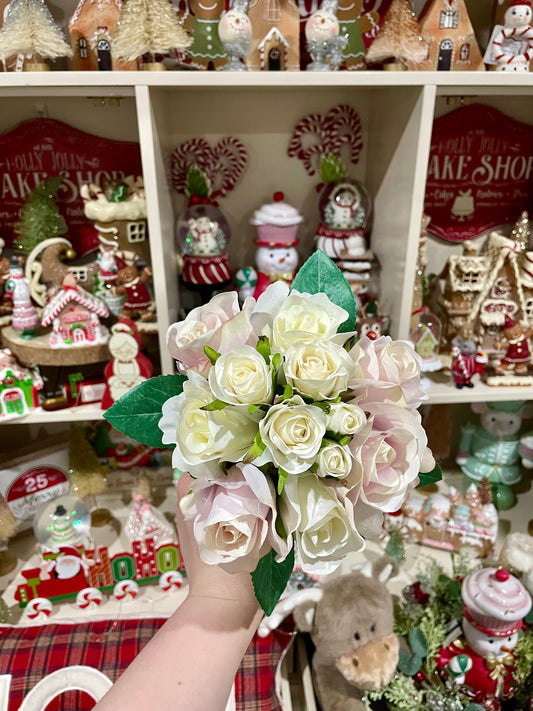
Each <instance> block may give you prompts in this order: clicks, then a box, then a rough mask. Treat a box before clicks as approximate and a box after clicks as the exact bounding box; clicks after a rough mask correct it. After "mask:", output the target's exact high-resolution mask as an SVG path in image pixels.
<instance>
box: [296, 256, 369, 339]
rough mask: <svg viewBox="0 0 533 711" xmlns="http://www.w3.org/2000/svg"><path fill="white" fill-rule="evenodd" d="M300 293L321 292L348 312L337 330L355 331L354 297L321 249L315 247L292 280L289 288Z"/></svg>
mask: <svg viewBox="0 0 533 711" xmlns="http://www.w3.org/2000/svg"><path fill="white" fill-rule="evenodd" d="M292 289H296V291H299V292H301V293H306V294H319V293H320V292H323V293H324V294H326V296H328V297H329V299H331V301H333V303H334V304H337V306H341V307H342V308H343V309H344V310H345V311H347V312H348V318H347V319H346V321H345V322H344V323H343V324H341V325H340V327H339V332H341V333H345V332H346V331H355V314H356V306H355V297H354V295H353V291H352V290H351V288H350V285H349V284H348V282H347V281H346V279H345V278H344V277H343V275H342V272H341V270H340V269H339V268H338V267H337V265H336V264H334V263H333V261H332V260H331V259H330V258H329V257H328V256H327V254H325V253H324V252H323V251H322V250H321V249H317V251H316V252H314V253H313V254H312V255H311V256H310V257H309V259H308V260H307V261H306V262H305V264H303V265H302V268H301V269H300V271H299V272H298V273H297V274H296V278H295V280H294V281H293V282H292V286H291V290H292Z"/></svg>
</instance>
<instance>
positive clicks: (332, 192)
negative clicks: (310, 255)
mask: <svg viewBox="0 0 533 711" xmlns="http://www.w3.org/2000/svg"><path fill="white" fill-rule="evenodd" d="M318 209H319V212H320V222H319V224H318V228H317V234H316V242H317V247H318V248H319V249H322V250H323V251H324V252H325V253H326V254H327V255H328V257H331V258H332V259H346V258H353V257H361V256H362V255H363V254H364V253H365V251H366V249H367V247H366V239H365V235H366V231H367V226H368V223H369V220H370V214H371V200H370V196H369V194H368V192H367V190H366V188H365V186H364V185H363V184H362V183H360V182H359V181H358V180H354V179H353V178H348V177H342V178H339V179H338V180H334V181H333V182H330V183H328V184H327V185H325V186H324V188H323V189H322V192H321V193H320V198H319V203H318Z"/></svg>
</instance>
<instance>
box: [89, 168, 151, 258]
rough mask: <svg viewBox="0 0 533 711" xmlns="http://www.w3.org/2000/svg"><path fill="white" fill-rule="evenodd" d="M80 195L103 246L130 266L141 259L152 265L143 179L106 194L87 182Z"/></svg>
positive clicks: (129, 179) (115, 188)
mask: <svg viewBox="0 0 533 711" xmlns="http://www.w3.org/2000/svg"><path fill="white" fill-rule="evenodd" d="M122 188H123V190H122ZM80 195H81V197H82V199H83V202H84V212H85V216H86V217H87V218H89V219H90V220H93V222H94V226H95V228H96V230H97V232H98V239H99V241H100V244H101V245H102V247H111V248H112V249H113V250H115V251H116V253H117V255H118V256H119V257H121V258H122V259H123V260H124V261H125V262H126V263H128V264H133V262H134V261H136V260H139V259H140V260H141V261H144V263H145V264H148V263H149V262H150V246H149V244H148V234H147V229H146V215H147V212H146V198H145V193H144V187H143V184H142V178H140V179H134V178H132V177H131V176H130V177H128V178H126V179H125V182H124V183H123V184H120V185H118V186H115V187H114V188H112V189H109V190H107V191H105V190H104V189H102V188H100V187H99V186H98V185H94V184H93V183H86V184H85V185H82V186H81V188H80Z"/></svg>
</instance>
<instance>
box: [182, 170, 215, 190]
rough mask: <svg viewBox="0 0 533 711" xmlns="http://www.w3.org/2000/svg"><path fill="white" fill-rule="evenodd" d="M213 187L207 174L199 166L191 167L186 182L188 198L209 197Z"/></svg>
mask: <svg viewBox="0 0 533 711" xmlns="http://www.w3.org/2000/svg"><path fill="white" fill-rule="evenodd" d="M210 192H211V185H210V183H209V179H208V177H207V176H206V174H205V173H204V172H203V171H202V170H200V168H199V167H198V166H197V165H191V167H190V168H189V172H188V173H187V179H186V182H185V194H186V195H187V196H188V197H191V195H198V197H209V194H210Z"/></svg>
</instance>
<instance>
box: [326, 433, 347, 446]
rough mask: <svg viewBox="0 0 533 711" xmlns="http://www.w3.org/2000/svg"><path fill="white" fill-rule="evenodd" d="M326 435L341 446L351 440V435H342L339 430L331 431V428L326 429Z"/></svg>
mask: <svg viewBox="0 0 533 711" xmlns="http://www.w3.org/2000/svg"><path fill="white" fill-rule="evenodd" d="M326 437H328V438H329V439H332V440H334V441H335V442H337V443H338V444H340V446H341V447H345V446H346V445H347V444H348V443H349V442H351V441H352V435H343V434H340V433H339V432H332V431H331V430H326Z"/></svg>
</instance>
